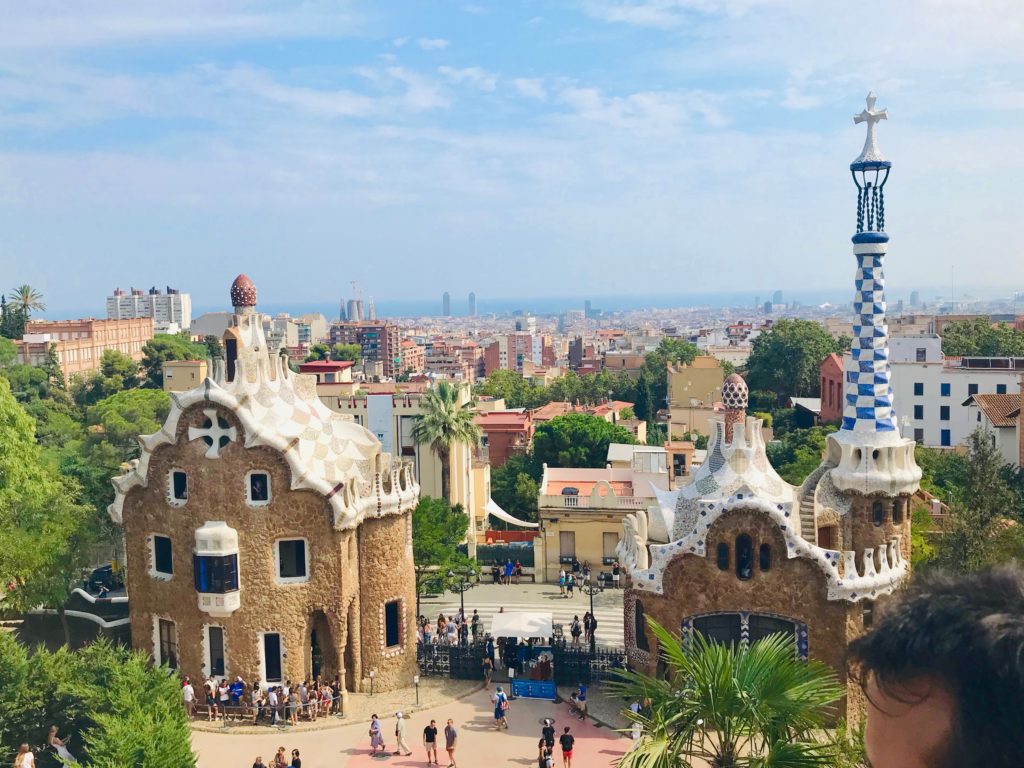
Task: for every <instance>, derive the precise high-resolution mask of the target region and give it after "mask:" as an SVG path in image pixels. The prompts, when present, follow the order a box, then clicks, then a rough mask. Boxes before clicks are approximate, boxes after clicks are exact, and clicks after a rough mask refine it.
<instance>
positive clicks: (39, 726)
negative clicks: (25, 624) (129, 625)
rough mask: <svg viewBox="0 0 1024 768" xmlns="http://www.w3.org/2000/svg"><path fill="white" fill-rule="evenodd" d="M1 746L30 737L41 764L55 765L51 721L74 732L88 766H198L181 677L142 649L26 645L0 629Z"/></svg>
mask: <svg viewBox="0 0 1024 768" xmlns="http://www.w3.org/2000/svg"><path fill="white" fill-rule="evenodd" d="M0 686H2V689H3V691H4V695H3V697H0V749H2V750H3V752H4V754H5V755H11V754H13V753H14V752H16V751H17V749H18V746H19V745H20V744H22V743H25V742H27V743H28V744H29V745H30V746H31V747H32V748H33V750H34V751H35V752H36V753H37V755H39V758H37V759H38V760H39V761H40V762H37V765H40V766H41V767H42V766H45V767H46V768H50V766H56V765H57V762H56V759H55V757H54V756H53V753H52V751H50V750H49V749H48V745H47V743H46V737H47V734H48V733H49V729H50V726H51V725H56V726H57V727H58V729H59V732H60V733H61V735H63V736H67V735H69V734H70V735H71V736H72V737H73V738H74V741H73V742H72V745H71V751H72V752H73V753H74V755H75V757H76V758H78V760H79V761H80V764H81V765H82V766H83V767H85V768H121V766H145V767H146V768H195V756H194V755H193V754H192V747H191V738H190V737H191V734H190V729H189V724H188V721H187V719H186V717H185V710H184V707H182V705H181V688H180V686H179V684H178V678H177V677H176V676H173V675H169V674H168V670H167V668H166V667H155V666H153V665H152V663H151V662H150V660H149V658H148V656H147V655H146V654H143V653H138V652H132V651H128V650H127V649H124V648H115V647H113V646H111V645H110V644H109V643H106V642H102V641H101V642H97V643H93V644H91V645H89V646H87V647H85V648H83V649H82V650H80V651H69V650H67V649H66V648H62V649H61V650H59V651H56V652H52V653H51V652H49V651H46V650H45V649H41V648H40V649H35V650H33V651H32V652H29V651H27V650H26V649H25V648H24V647H23V646H21V645H19V644H18V643H17V642H16V641H15V639H14V636H13V635H12V634H9V633H0Z"/></svg>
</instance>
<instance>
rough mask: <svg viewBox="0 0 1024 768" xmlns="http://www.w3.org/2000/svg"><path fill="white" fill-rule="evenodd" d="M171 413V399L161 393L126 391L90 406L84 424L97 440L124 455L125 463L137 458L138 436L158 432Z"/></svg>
mask: <svg viewBox="0 0 1024 768" xmlns="http://www.w3.org/2000/svg"><path fill="white" fill-rule="evenodd" d="M170 409H171V397H170V395H168V394H167V393H166V392H164V391H163V390H162V389H157V390H153V389H128V390H125V391H123V392H118V393H116V394H114V395H111V396H110V397H107V398H105V399H103V400H101V401H100V402H98V403H96V405H93V406H91V407H90V408H89V409H88V410H87V411H86V422H87V423H88V425H89V426H90V427H92V429H91V430H90V431H91V432H92V434H93V435H94V436H95V437H96V439H98V440H102V441H104V442H108V443H110V444H111V445H113V446H114V447H116V448H117V449H119V450H121V451H123V452H124V454H123V455H124V456H125V460H127V459H129V458H135V457H136V456H137V455H138V442H137V438H138V436H139V435H149V434H152V433H154V432H157V431H159V429H160V427H161V426H162V425H163V423H164V419H165V418H167V414H168V412H169V411H170Z"/></svg>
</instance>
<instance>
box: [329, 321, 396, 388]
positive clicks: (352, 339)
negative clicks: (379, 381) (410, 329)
mask: <svg viewBox="0 0 1024 768" xmlns="http://www.w3.org/2000/svg"><path fill="white" fill-rule="evenodd" d="M330 341H331V344H332V345H334V344H358V345H359V349H360V350H361V351H362V356H363V360H365V361H366V362H371V363H377V362H379V363H381V365H382V367H383V373H384V375H385V376H388V377H393V376H397V375H398V374H400V373H401V372H402V351H401V335H400V332H399V329H398V326H397V325H391V324H390V323H389V322H387V321H386V320H364V321H362V322H352V321H348V322H344V323H333V324H332V325H331V330H330Z"/></svg>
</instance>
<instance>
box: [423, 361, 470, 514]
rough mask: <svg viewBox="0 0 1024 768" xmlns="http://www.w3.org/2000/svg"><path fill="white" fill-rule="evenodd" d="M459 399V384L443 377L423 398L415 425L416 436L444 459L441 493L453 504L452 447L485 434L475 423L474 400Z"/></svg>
mask: <svg viewBox="0 0 1024 768" xmlns="http://www.w3.org/2000/svg"><path fill="white" fill-rule="evenodd" d="M459 400H460V397H459V387H457V386H455V385H454V384H450V383H449V382H447V381H439V382H438V383H437V384H436V385H435V386H433V387H431V388H430V389H428V390H427V391H426V392H424V393H423V397H421V398H420V415H419V416H417V417H416V423H415V424H414V425H413V429H412V437H413V440H415V441H416V442H417V443H421V444H429V445H430V448H431V450H433V451H434V453H436V454H437V457H438V458H439V459H440V460H441V495H442V496H443V497H444V500H445V501H447V502H448V503H449V504H450V503H451V490H450V487H449V486H450V485H451V482H450V478H449V475H450V473H451V470H450V464H451V455H452V449H453V448H455V446H456V445H459V444H462V445H475V444H476V443H478V442H479V441H480V437H481V434H482V432H481V430H480V427H479V426H477V425H476V424H474V423H473V416H474V413H473V402H472V400H466V401H465V402H461V403H460V402H459Z"/></svg>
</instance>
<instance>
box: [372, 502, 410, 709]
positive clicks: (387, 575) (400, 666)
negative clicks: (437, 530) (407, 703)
mask: <svg viewBox="0 0 1024 768" xmlns="http://www.w3.org/2000/svg"><path fill="white" fill-rule="evenodd" d="M359 562H360V569H359V578H360V581H361V590H360V601H361V609H360V613H359V623H360V632H361V633H362V651H363V653H362V666H361V668H360V670H359V672H358V676H359V678H360V679H361V681H362V686H363V687H362V690H369V685H370V678H369V672H370V670H376V677H375V678H374V683H373V686H374V689H375V690H389V689H391V688H401V687H406V686H409V685H411V684H412V678H413V675H415V674H416V669H417V667H416V620H415V616H414V613H415V611H416V574H415V571H414V569H413V560H412V513H411V512H408V513H406V514H403V515H392V516H390V517H382V518H374V519H372V520H367V521H365V522H364V523H363V524H362V525H361V526H360V528H359ZM392 600H400V601H401V603H400V609H399V616H400V617H401V618H400V626H399V632H400V636H401V641H402V642H401V643H400V644H399V645H396V646H391V647H385V638H384V606H385V604H386V603H388V602H391V601H392Z"/></svg>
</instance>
